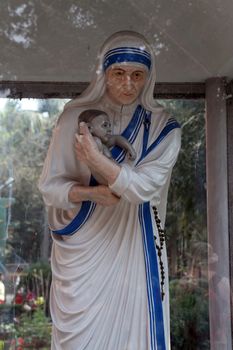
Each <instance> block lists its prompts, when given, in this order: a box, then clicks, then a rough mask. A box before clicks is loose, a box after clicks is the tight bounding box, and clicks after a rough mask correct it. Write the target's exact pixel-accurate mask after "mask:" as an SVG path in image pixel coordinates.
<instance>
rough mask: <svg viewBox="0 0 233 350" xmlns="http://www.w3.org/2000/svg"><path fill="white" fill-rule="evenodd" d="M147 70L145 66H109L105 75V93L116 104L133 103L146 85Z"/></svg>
mask: <svg viewBox="0 0 233 350" xmlns="http://www.w3.org/2000/svg"><path fill="white" fill-rule="evenodd" d="M147 76H148V70H147V68H146V66H145V68H144V66H139V65H127V64H119V65H113V66H110V67H109V68H108V69H107V70H106V73H105V81H106V93H107V95H108V96H109V98H110V99H111V100H112V101H113V102H115V103H118V104H124V105H128V104H131V103H133V102H134V101H135V100H136V99H137V98H138V96H139V95H140V93H141V92H142V89H143V87H144V85H145V83H146V80H147Z"/></svg>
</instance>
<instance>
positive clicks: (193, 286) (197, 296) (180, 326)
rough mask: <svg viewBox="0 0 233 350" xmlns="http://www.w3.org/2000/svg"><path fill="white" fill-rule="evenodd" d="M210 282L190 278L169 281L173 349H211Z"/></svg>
mask: <svg viewBox="0 0 233 350" xmlns="http://www.w3.org/2000/svg"><path fill="white" fill-rule="evenodd" d="M207 290H208V282H207V280H203V281H194V280H188V279H185V278H184V279H181V280H173V281H171V282H170V300H171V342H172V349H173V350H207V349H209V319H208V293H207Z"/></svg>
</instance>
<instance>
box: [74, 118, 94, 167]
mask: <svg viewBox="0 0 233 350" xmlns="http://www.w3.org/2000/svg"><path fill="white" fill-rule="evenodd" d="M75 137H76V142H75V152H76V157H77V159H78V160H80V161H82V162H84V163H86V164H89V162H91V161H92V159H93V158H94V157H96V155H97V154H98V153H99V149H98V146H97V144H96V142H95V140H94V138H93V136H92V135H91V133H90V132H89V130H88V127H87V125H86V123H83V122H82V123H80V126H79V134H75Z"/></svg>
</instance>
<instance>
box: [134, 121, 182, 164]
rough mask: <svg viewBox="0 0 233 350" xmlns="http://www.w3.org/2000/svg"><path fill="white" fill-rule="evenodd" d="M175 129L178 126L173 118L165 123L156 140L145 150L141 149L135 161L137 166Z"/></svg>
mask: <svg viewBox="0 0 233 350" xmlns="http://www.w3.org/2000/svg"><path fill="white" fill-rule="evenodd" d="M176 128H180V124H179V123H178V122H177V121H176V120H175V119H174V118H170V119H168V121H167V124H166V125H165V127H164V128H163V130H162V131H161V133H160V134H159V136H158V137H157V139H156V140H155V141H154V142H153V143H152V144H151V145H150V146H149V147H148V148H147V149H146V148H145V146H144V147H143V149H144V152H142V155H141V157H140V159H139V160H138V161H137V164H136V165H138V164H139V163H140V162H141V161H142V160H143V159H144V158H145V157H146V156H147V155H148V154H149V153H150V152H151V151H153V150H154V149H155V148H156V147H157V146H158V145H159V144H160V142H161V141H162V140H163V139H164V138H165V137H166V136H167V135H168V134H169V133H170V132H171V131H172V130H173V129H176ZM144 138H145V132H144V137H143V139H144Z"/></svg>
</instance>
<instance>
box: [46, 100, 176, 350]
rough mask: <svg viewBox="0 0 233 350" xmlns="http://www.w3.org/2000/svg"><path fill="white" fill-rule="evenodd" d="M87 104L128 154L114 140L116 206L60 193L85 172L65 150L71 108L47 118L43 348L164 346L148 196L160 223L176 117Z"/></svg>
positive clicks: (163, 309) (165, 321)
mask: <svg viewBox="0 0 233 350" xmlns="http://www.w3.org/2000/svg"><path fill="white" fill-rule="evenodd" d="M92 107H93V106H92ZM95 108H99V109H101V108H102V109H103V110H105V111H106V112H107V113H108V114H109V117H110V118H111V120H112V124H113V126H114V130H113V131H114V134H117V133H122V135H123V136H125V137H126V138H127V139H128V140H129V141H130V142H131V143H132V144H133V147H134V148H135V150H136V152H137V155H138V157H137V159H136V160H135V161H134V162H132V161H130V160H129V159H128V158H127V157H126V155H125V153H124V151H122V150H121V149H120V148H117V147H115V148H114V149H113V150H112V154H113V157H114V158H115V159H116V161H117V162H119V163H120V164H121V172H120V174H119V176H118V178H117V179H116V181H115V183H114V184H113V185H111V186H110V188H111V190H112V191H113V192H114V193H116V194H117V195H119V196H121V200H120V201H119V203H118V204H117V205H116V206H111V207H103V206H100V205H96V204H95V203H92V202H84V203H82V204H80V205H74V204H72V203H69V201H68V191H69V189H70V187H71V186H72V185H73V184H74V183H79V184H83V185H88V183H89V182H90V181H91V180H90V179H91V178H90V172H89V170H88V169H87V167H86V166H84V165H83V164H80V163H79V162H78V161H77V160H76V159H75V154H74V150H73V142H74V133H75V131H76V129H77V116H78V114H79V113H80V112H81V109H77V108H73V109H70V110H67V111H66V112H64V114H63V115H62V116H61V118H60V120H59V123H58V125H57V127H56V128H55V131H54V134H53V139H52V142H51V145H50V149H49V152H48V155H47V158H46V161H45V165H44V170H43V173H42V175H41V179H40V184H39V187H40V190H41V192H42V194H43V197H44V200H45V203H46V204H47V207H48V212H49V221H50V226H51V229H52V230H53V232H54V233H53V249H52V257H51V264H52V271H53V282H52V287H51V300H50V308H51V314H52V319H53V340H52V349H56V350H59V349H63V350H66V349H67V350H84V349H87V350H100V349H101V350H169V349H170V340H169V300H168V276H167V258H166V252H165V249H164V251H163V256H162V259H163V262H164V265H165V298H164V300H163V301H162V299H161V288H160V287H161V286H160V282H161V279H160V268H159V259H158V256H157V252H156V250H155V245H154V235H155V236H156V237H158V233H157V228H156V225H155V221H154V218H153V215H152V210H151V206H152V205H156V206H157V208H158V212H159V214H160V218H161V221H162V223H164V219H165V211H166V200H167V190H168V185H169V181H170V175H171V171H172V167H173V165H174V163H175V161H176V158H177V155H178V152H179V148H180V129H179V125H178V123H177V122H176V121H175V120H174V119H173V118H169V117H168V115H167V114H166V113H165V112H164V111H161V112H160V113H159V114H158V115H151V113H150V111H146V110H145V109H144V108H143V107H142V106H140V105H137V104H133V105H132V106H124V107H123V108H120V107H116V106H113V105H111V104H109V102H108V103H107V102H106V101H105V102H104V103H99V104H97V105H96V106H95ZM91 184H92V185H94V184H95V183H94V182H93V183H91ZM157 239H158V238H157Z"/></svg>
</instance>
